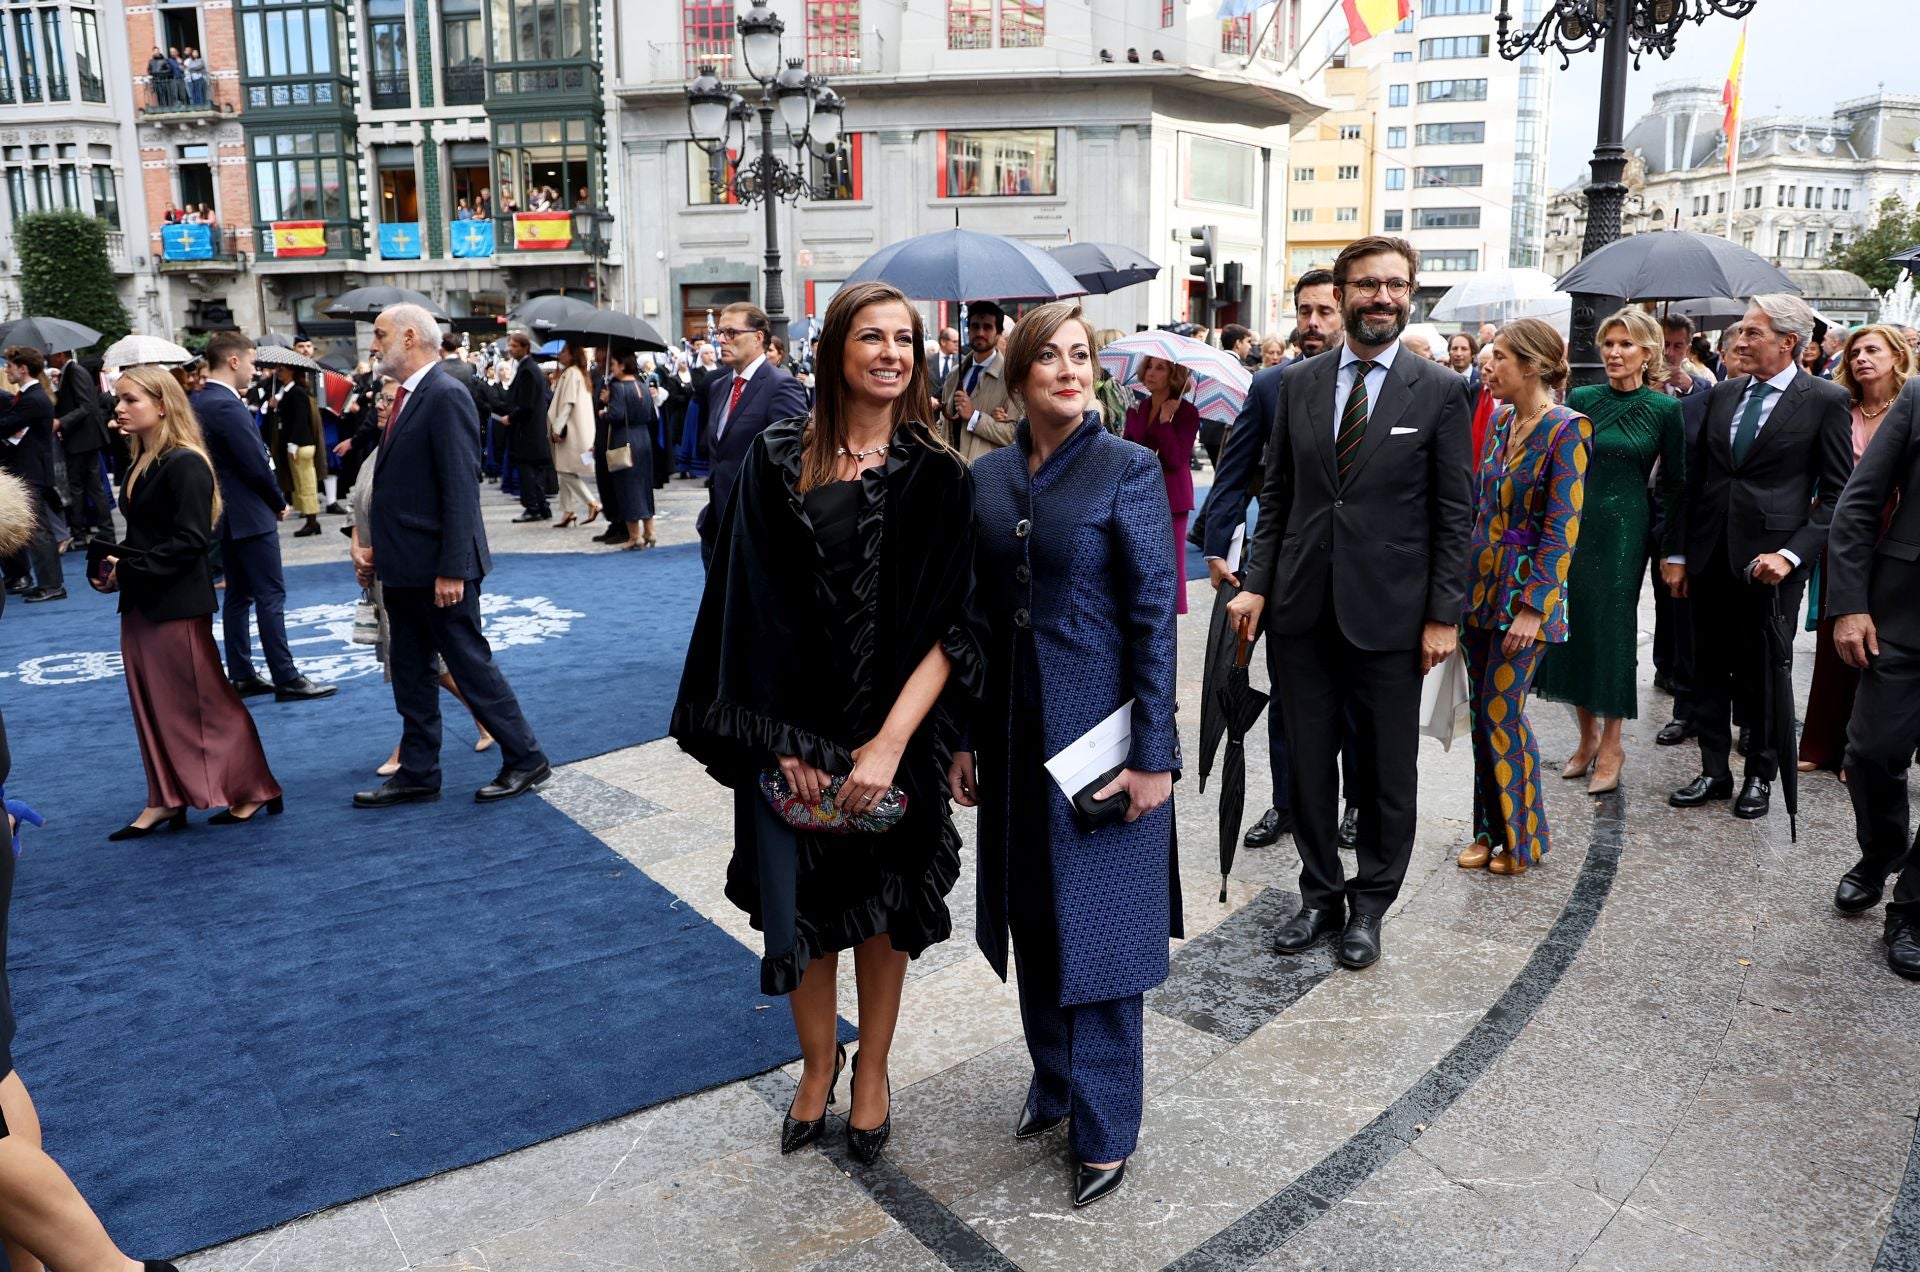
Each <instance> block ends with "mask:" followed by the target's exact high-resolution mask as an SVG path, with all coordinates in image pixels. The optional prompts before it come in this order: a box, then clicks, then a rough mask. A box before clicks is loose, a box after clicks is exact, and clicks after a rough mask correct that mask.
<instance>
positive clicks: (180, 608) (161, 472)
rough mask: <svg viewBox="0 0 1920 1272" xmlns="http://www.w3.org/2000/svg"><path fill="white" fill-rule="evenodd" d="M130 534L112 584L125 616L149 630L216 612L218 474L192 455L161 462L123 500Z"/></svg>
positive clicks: (176, 453)
mask: <svg viewBox="0 0 1920 1272" xmlns="http://www.w3.org/2000/svg"><path fill="white" fill-rule="evenodd" d="M120 507H121V511H122V512H124V513H125V514H126V518H127V534H126V537H125V538H124V539H123V540H122V541H121V542H122V544H123V545H124V547H125V551H123V552H120V553H118V554H116V555H118V556H119V558H120V563H119V564H118V565H116V566H115V567H114V576H115V577H116V578H117V579H118V580H119V581H120V612H121V613H123V614H124V613H126V612H127V610H128V609H129V608H132V609H136V610H138V611H139V612H140V615H141V617H143V618H145V619H147V620H148V621H149V622H154V623H161V622H166V621H168V620H169V619H176V618H198V617H200V616H201V615H204V614H211V613H213V611H214V599H213V567H212V565H211V564H209V563H208V561H207V544H208V542H209V541H211V540H212V538H213V469H211V468H209V467H208V466H207V461H206V460H204V459H202V458H200V456H198V455H196V454H194V453H193V452H192V451H190V450H182V449H180V448H179V447H175V448H174V449H173V450H170V451H166V452H164V453H162V454H161V455H159V456H157V457H156V458H155V459H154V461H153V462H152V463H151V464H149V465H148V466H147V468H146V469H145V471H143V472H142V473H141V474H140V477H139V479H138V480H137V481H135V482H134V483H133V485H132V488H131V489H130V490H129V491H127V492H126V495H125V497H124V498H123V499H122V500H121V504H120Z"/></svg>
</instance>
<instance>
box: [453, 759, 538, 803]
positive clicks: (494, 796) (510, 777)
mask: <svg viewBox="0 0 1920 1272" xmlns="http://www.w3.org/2000/svg"><path fill="white" fill-rule="evenodd" d="M552 776H553V767H552V766H551V765H550V764H548V763H547V762H546V761H545V760H542V761H541V762H540V763H539V764H538V765H536V766H535V767H533V768H530V769H505V768H503V769H501V770H500V776H498V777H496V778H494V779H493V780H492V781H491V782H488V783H487V784H486V785H485V786H482V787H481V788H480V789H479V790H477V791H475V792H474V793H473V798H474V799H475V801H477V802H479V803H482V804H491V803H493V802H494V801H495V800H501V799H512V798H513V797H514V796H515V795H525V794H526V793H527V792H528V791H530V790H532V789H534V788H535V787H537V786H539V785H540V783H542V782H544V781H546V780H547V779H548V778H550V777H552Z"/></svg>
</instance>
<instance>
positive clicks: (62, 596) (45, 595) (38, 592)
mask: <svg viewBox="0 0 1920 1272" xmlns="http://www.w3.org/2000/svg"><path fill="white" fill-rule="evenodd" d="M20 599H21V600H23V601H25V602H26V603H27V604H29V605H38V604H39V603H40V602H41V601H64V600H66V599H67V589H66V588H64V587H36V588H35V589H33V591H31V592H28V593H27V594H26V595H25V596H23V597H21V598H20Z"/></svg>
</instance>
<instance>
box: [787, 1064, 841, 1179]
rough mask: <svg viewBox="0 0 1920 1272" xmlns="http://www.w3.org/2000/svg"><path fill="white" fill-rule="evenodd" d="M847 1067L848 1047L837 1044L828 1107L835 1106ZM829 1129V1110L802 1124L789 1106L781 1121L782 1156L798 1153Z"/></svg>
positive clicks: (829, 1087)
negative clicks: (835, 1095)
mask: <svg viewBox="0 0 1920 1272" xmlns="http://www.w3.org/2000/svg"><path fill="white" fill-rule="evenodd" d="M846 1067H847V1047H846V1044H845V1043H835V1044H834V1048H833V1081H832V1082H831V1083H829V1084H828V1086H827V1107H829V1108H830V1107H832V1105H833V1093H834V1092H836V1091H838V1090H839V1089H840V1070H842V1069H844V1068H846ZM826 1129H827V1110H826V1108H822V1109H821V1110H820V1116H819V1117H816V1118H814V1119H813V1120H812V1121H811V1122H802V1121H801V1120H800V1119H799V1118H797V1117H795V1116H794V1115H793V1105H791V1104H789V1105H787V1112H786V1116H785V1117H783V1118H781V1119H780V1155H781V1156H782V1157H784V1156H786V1155H787V1154H788V1153H797V1152H799V1151H800V1150H801V1149H803V1148H805V1147H806V1146H807V1145H809V1144H811V1143H813V1142H814V1141H815V1140H817V1139H819V1138H820V1135H821V1133H822V1132H824V1131H825V1130H826Z"/></svg>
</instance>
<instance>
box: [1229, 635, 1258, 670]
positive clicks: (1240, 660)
mask: <svg viewBox="0 0 1920 1272" xmlns="http://www.w3.org/2000/svg"><path fill="white" fill-rule="evenodd" d="M1252 648H1253V643H1252V642H1251V641H1249V640H1248V639H1247V638H1246V637H1244V636H1242V637H1241V638H1240V640H1239V641H1238V642H1236V644H1235V647H1234V651H1233V665H1234V666H1236V667H1240V668H1243V669H1244V668H1245V667H1246V665H1247V651H1248V650H1250V649H1252Z"/></svg>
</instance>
